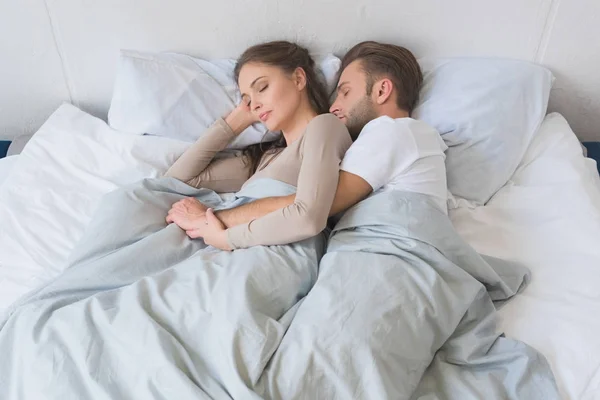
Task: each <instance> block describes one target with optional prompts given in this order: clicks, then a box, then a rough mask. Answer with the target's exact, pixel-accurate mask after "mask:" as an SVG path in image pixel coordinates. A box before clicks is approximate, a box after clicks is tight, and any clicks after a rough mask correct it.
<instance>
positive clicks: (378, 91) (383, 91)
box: [372, 78, 394, 105]
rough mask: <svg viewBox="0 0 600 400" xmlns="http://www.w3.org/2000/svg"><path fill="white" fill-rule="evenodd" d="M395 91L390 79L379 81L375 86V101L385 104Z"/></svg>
mask: <svg viewBox="0 0 600 400" xmlns="http://www.w3.org/2000/svg"><path fill="white" fill-rule="evenodd" d="M393 91H394V84H393V83H392V81H391V80H390V79H388V78H383V79H380V80H378V81H377V82H375V83H374V84H373V91H372V93H373V101H374V102H375V103H376V104H378V105H381V104H384V103H385V102H386V101H388V99H389V98H390V96H391V95H392V92H393Z"/></svg>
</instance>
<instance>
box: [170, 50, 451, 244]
mask: <svg viewBox="0 0 600 400" xmlns="http://www.w3.org/2000/svg"><path fill="white" fill-rule="evenodd" d="M235 75H236V79H237V81H238V84H239V88H240V91H241V93H242V102H241V103H240V105H239V106H238V107H237V108H236V109H235V110H234V111H233V112H231V114H230V115H228V116H227V117H226V118H225V119H224V120H223V119H221V120H218V121H216V122H215V124H214V125H213V126H212V127H211V128H210V129H209V130H208V131H207V132H205V133H204V134H203V135H202V136H201V137H200V139H199V140H198V141H197V142H196V143H195V144H194V145H192V146H191V147H190V148H189V149H188V150H187V151H186V152H185V153H184V154H183V155H182V156H181V157H180V158H179V159H178V160H177V162H176V163H175V164H174V165H173V166H172V167H171V168H170V169H169V171H168V172H167V174H166V175H167V176H170V177H174V178H177V179H179V180H181V181H184V182H186V183H188V184H190V185H192V186H195V187H202V188H207V189H212V190H215V191H217V192H237V191H239V190H240V189H241V188H242V187H244V185H247V184H248V183H249V182H252V181H254V180H257V179H260V178H272V179H275V180H279V181H282V182H285V183H288V184H290V185H292V186H295V187H296V188H297V191H296V193H295V195H290V196H284V197H268V198H263V199H259V200H257V201H254V202H252V203H248V204H245V205H242V206H239V207H237V208H233V209H229V210H223V211H220V212H216V213H213V211H212V210H210V209H207V207H206V206H205V205H203V204H202V203H200V202H199V201H198V200H196V199H194V198H191V197H190V198H186V199H184V200H181V201H178V202H177V203H175V204H174V205H173V207H172V208H171V210H170V211H169V213H168V216H167V222H169V223H175V224H177V225H178V226H179V227H181V228H182V229H184V230H185V231H186V232H187V234H188V236H189V237H191V238H200V237H201V238H204V241H205V243H206V244H209V245H212V246H214V247H216V248H219V249H222V250H233V249H239V248H247V247H251V246H256V245H278V244H287V243H292V242H296V241H299V240H303V239H306V238H309V237H312V236H315V235H317V234H318V233H319V232H321V231H322V230H323V229H324V228H325V226H326V222H327V218H328V216H330V215H334V214H337V213H339V212H341V211H345V210H346V209H348V208H349V207H351V206H353V205H355V204H356V203H358V202H359V201H361V200H363V199H364V198H366V197H367V196H368V195H369V194H370V193H375V192H380V191H389V190H402V191H408V192H415V193H421V194H424V195H428V196H431V197H432V198H433V199H434V201H435V204H436V205H438V206H439V208H440V210H442V211H443V212H444V213H446V193H447V189H446V170H445V164H444V160H445V156H444V151H445V149H446V146H445V144H444V142H443V140H442V139H441V137H440V136H439V134H438V133H437V132H436V131H435V130H434V129H433V128H431V127H430V126H428V125H427V124H426V123H425V122H422V121H417V120H415V119H412V118H410V114H411V112H412V110H413V108H414V107H415V106H416V103H417V100H418V95H419V90H420V86H421V83H422V80H423V77H422V73H421V69H420V67H419V64H418V63H417V60H416V59H415V57H414V56H413V54H412V53H411V52H410V51H408V50H407V49H405V48H403V47H399V46H395V45H390V44H382V43H376V42H363V43H360V44H358V45H356V46H355V47H354V48H352V49H351V50H350V51H349V52H348V53H347V54H346V56H345V57H344V59H343V61H342V67H341V69H340V75H339V80H338V84H337V96H336V100H335V101H334V103H333V105H331V107H329V103H328V94H327V93H326V89H325V88H324V86H323V84H322V83H321V82H320V81H319V79H318V78H317V73H316V71H315V66H314V62H313V60H312V58H311V57H310V55H309V54H308V51H307V50H306V49H304V48H302V47H300V46H298V45H296V44H293V43H289V42H271V43H265V44H261V45H257V46H254V47H251V48H249V49H248V50H246V52H244V53H243V54H242V56H241V57H240V59H239V60H238V63H237V66H236V68H235ZM328 111H329V112H331V114H329V113H328ZM258 121H261V122H262V123H264V124H265V125H266V126H267V128H268V129H269V130H270V131H281V133H282V134H281V137H280V139H279V140H276V141H274V142H270V143H260V144H256V145H253V146H250V147H249V148H247V149H246V150H245V151H244V152H243V153H242V155H241V156H239V157H234V158H228V159H217V160H214V159H213V158H214V156H215V155H216V153H217V152H219V151H221V150H224V149H225V147H226V146H227V145H228V144H229V143H230V142H231V141H232V140H233V139H235V137H236V135H238V134H240V133H241V132H242V131H243V130H244V129H246V128H247V127H248V126H249V125H250V124H252V123H254V122H258ZM352 141H354V143H352Z"/></svg>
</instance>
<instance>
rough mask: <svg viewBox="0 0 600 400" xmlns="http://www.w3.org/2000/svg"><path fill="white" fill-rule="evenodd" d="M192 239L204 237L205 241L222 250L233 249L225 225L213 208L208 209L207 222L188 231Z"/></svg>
mask: <svg viewBox="0 0 600 400" xmlns="http://www.w3.org/2000/svg"><path fill="white" fill-rule="evenodd" d="M186 233H187V235H188V236H189V237H190V238H192V239H197V238H204V243H206V244H207V245H209V246H212V247H215V248H217V249H221V250H233V249H232V248H231V246H230V245H229V240H228V238H227V229H225V225H223V223H222V222H221V221H220V220H219V218H217V216H216V215H215V214H214V212H213V210H212V208H209V209H208V210H207V211H206V223H205V224H204V225H202V226H199V227H197V228H194V229H190V230H188V231H186Z"/></svg>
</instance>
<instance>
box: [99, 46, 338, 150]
mask: <svg viewBox="0 0 600 400" xmlns="http://www.w3.org/2000/svg"><path fill="white" fill-rule="evenodd" d="M319 66H320V70H321V74H322V77H323V78H324V79H325V80H326V81H327V82H328V83H329V84H330V85H333V84H335V82H333V81H334V80H335V74H336V73H337V70H338V68H339V66H340V60H339V59H338V58H337V57H335V56H333V55H328V56H326V57H324V58H322V59H320V60H319ZM234 67H235V60H213V61H206V60H201V59H197V58H192V57H190V56H186V55H183V54H174V53H160V54H151V53H140V52H135V51H128V50H124V51H121V57H120V60H119V67H118V72H117V78H116V82H115V88H114V92H113V98H112V101H111V105H110V110H109V113H108V122H109V124H110V126H111V127H113V128H114V129H118V130H122V131H125V132H130V133H135V134H145V133H147V134H152V135H158V136H166V137H170V138H175V139H180V140H185V141H188V142H193V141H195V140H196V139H197V138H198V137H199V136H200V135H201V134H202V132H203V131H204V130H205V129H206V128H208V127H209V126H210V125H211V124H212V123H213V122H214V121H215V120H216V119H218V118H221V117H224V116H226V115H227V114H229V112H231V110H233V108H234V107H235V106H236V105H237V104H238V103H239V102H240V93H239V91H238V88H237V84H236V82H235V79H234V76H233V69H234ZM332 82H333V83H332ZM276 137H277V134H276V133H272V132H269V133H267V130H266V128H265V126H264V125H263V124H260V123H257V124H254V125H253V126H251V127H250V128H248V129H246V130H245V131H244V132H242V134H240V135H239V136H238V137H237V138H236V139H235V140H234V141H233V142H232V143H231V144H230V145H229V146H228V148H230V149H242V148H244V147H246V146H248V145H251V144H254V143H259V142H261V141H269V140H273V139H275V138H276Z"/></svg>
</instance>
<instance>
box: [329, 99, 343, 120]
mask: <svg viewBox="0 0 600 400" xmlns="http://www.w3.org/2000/svg"><path fill="white" fill-rule="evenodd" d="M329 112H330V113H332V114H334V115H335V116H336V117H337V115H338V114H339V113H340V107H339V106H338V105H337V102H335V103H333V104H332V105H331V107H329Z"/></svg>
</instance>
